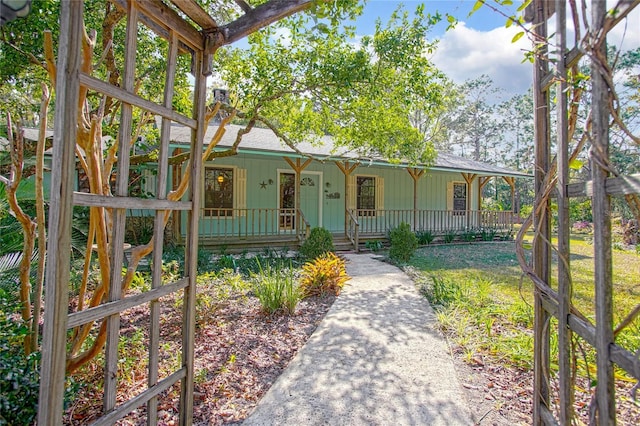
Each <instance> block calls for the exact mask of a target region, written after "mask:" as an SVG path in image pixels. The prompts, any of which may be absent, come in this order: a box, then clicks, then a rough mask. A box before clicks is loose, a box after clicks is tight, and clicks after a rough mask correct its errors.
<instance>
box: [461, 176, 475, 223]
mask: <svg viewBox="0 0 640 426" xmlns="http://www.w3.org/2000/svg"><path fill="white" fill-rule="evenodd" d="M461 175H462V177H463V178H464V181H465V182H466V183H467V212H466V213H467V214H466V216H467V228H470V227H471V194H472V191H471V185H473V181H474V180H475V179H476V177H478V175H477V174H475V173H461ZM478 202H480V199H478Z"/></svg>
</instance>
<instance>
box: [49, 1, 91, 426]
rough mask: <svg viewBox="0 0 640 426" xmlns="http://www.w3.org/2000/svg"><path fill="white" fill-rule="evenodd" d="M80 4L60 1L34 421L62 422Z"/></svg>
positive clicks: (80, 36)
mask: <svg viewBox="0 0 640 426" xmlns="http://www.w3.org/2000/svg"><path fill="white" fill-rule="evenodd" d="M82 14H83V2H70V1H63V2H60V38H59V43H58V64H57V70H58V71H57V76H58V77H57V79H56V111H55V119H54V132H53V164H55V165H56V167H53V169H52V171H51V195H50V197H51V198H50V202H49V227H48V230H49V239H48V245H49V247H48V251H47V257H48V260H47V272H46V282H47V291H46V292H45V311H44V327H43V332H42V334H43V336H42V362H41V367H40V394H39V402H38V424H39V425H40V426H45V425H48V426H54V425H58V424H60V423H61V422H62V409H63V399H64V387H65V386H64V384H65V363H66V354H67V349H66V342H67V313H68V309H69V289H68V285H69V262H70V254H71V222H72V216H73V206H72V195H73V177H74V175H73V171H74V170H75V146H76V134H77V123H78V104H77V102H78V96H79V92H80V80H79V78H78V77H79V71H80V61H81V58H82V55H81V49H82V33H83V30H82Z"/></svg>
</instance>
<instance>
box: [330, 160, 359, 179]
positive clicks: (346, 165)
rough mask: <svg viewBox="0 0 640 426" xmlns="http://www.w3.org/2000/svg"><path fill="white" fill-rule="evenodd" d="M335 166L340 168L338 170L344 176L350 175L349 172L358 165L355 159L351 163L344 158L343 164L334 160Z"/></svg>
mask: <svg viewBox="0 0 640 426" xmlns="http://www.w3.org/2000/svg"><path fill="white" fill-rule="evenodd" d="M334 163H336V166H338V168H339V169H340V171H341V172H342V173H343V174H344V176H345V178H347V177H349V176H351V173H353V171H354V170H355V169H356V168H357V167H358V166H359V165H360V163H358V162H357V161H356V162H355V163H353V164H351V163H350V162H349V160H345V161H344V164H343V163H341V162H340V161H334Z"/></svg>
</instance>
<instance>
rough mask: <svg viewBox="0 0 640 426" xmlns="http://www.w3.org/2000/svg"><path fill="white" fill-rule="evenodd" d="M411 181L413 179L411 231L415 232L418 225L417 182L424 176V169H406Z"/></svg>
mask: <svg viewBox="0 0 640 426" xmlns="http://www.w3.org/2000/svg"><path fill="white" fill-rule="evenodd" d="M407 171H408V172H409V175H410V176H411V179H413V230H414V231H416V230H417V229H416V227H417V223H418V180H420V178H421V177H422V176H423V175H424V169H422V170H420V169H418V168H410V167H409V168H407Z"/></svg>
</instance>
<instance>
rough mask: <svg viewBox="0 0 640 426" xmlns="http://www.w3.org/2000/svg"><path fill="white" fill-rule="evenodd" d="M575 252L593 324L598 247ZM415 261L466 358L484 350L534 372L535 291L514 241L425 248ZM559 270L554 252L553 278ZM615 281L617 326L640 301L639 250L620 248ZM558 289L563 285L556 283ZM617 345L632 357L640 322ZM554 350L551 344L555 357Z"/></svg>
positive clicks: (577, 301) (579, 301)
mask: <svg viewBox="0 0 640 426" xmlns="http://www.w3.org/2000/svg"><path fill="white" fill-rule="evenodd" d="M571 251H572V256H571V271H572V279H573V288H574V296H573V304H574V305H575V306H576V307H577V308H578V309H579V310H580V311H581V312H582V313H583V314H584V315H585V316H586V317H587V318H589V319H590V320H591V321H594V317H595V314H594V302H593V301H594V285H593V264H594V263H593V246H591V245H589V243H588V242H585V241H583V240H581V239H573V240H572V241H571ZM410 264H411V266H413V267H414V268H415V269H416V270H417V271H419V274H418V284H419V285H420V286H421V289H422V291H423V292H424V294H425V295H426V296H427V297H428V298H429V300H430V301H431V303H432V304H433V305H434V307H435V308H436V311H437V312H438V316H439V319H440V321H441V324H442V327H443V329H444V330H445V331H446V332H447V333H448V334H449V335H450V336H451V337H452V339H453V340H454V342H455V343H456V344H457V345H458V346H459V347H460V348H461V349H462V351H463V353H465V354H466V356H468V357H472V356H473V355H474V354H475V353H478V352H481V353H483V354H485V355H491V356H494V357H496V358H498V359H499V360H501V361H505V362H507V363H509V364H511V365H514V366H517V367H521V368H531V367H532V365H533V359H532V354H533V335H532V325H533V286H532V284H531V282H530V281H529V280H528V279H524V278H522V273H521V269H520V266H519V264H518V262H517V259H516V255H515V246H514V244H513V243H512V242H505V243H494V244H491V245H489V246H486V245H483V246H481V247H480V246H477V245H438V246H428V247H423V248H421V249H419V250H418V251H417V252H416V255H415V256H414V258H413V259H412V261H411V262H410ZM556 267H557V258H556V256H555V255H554V262H553V271H552V276H554V277H555V276H556V274H557V272H556ZM613 282H614V323H615V324H618V323H619V322H620V321H621V320H622V319H623V318H624V317H625V316H626V315H628V313H629V312H630V311H631V310H632V309H633V308H634V307H635V306H636V305H638V304H639V303H640V256H639V255H638V254H637V253H636V252H634V251H620V250H614V251H613ZM552 286H554V287H556V286H557V284H556V280H555V278H554V279H553V280H552ZM616 342H617V343H618V344H620V345H621V346H623V347H625V348H627V349H628V350H630V351H632V352H635V351H636V350H638V349H639V348H640V320H637V319H636V321H635V322H634V323H632V325H631V326H630V327H628V328H627V329H625V330H624V331H623V332H621V333H620V334H619V335H618V336H617V339H616ZM555 347H556V343H555V341H552V352H555ZM553 356H555V353H554V354H553ZM589 361H591V359H590V360H589Z"/></svg>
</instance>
